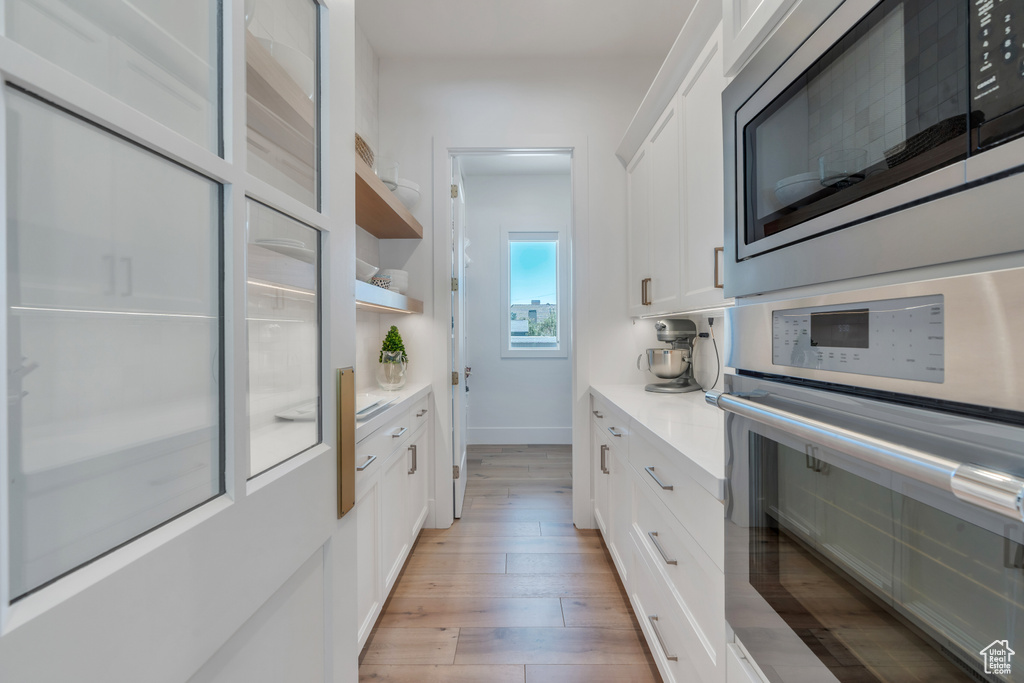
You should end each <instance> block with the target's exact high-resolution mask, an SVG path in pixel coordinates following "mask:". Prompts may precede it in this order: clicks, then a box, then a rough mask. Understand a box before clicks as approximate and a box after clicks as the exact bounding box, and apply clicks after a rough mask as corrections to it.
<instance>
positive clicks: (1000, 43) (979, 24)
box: [922, 0, 1024, 147]
mask: <svg viewBox="0 0 1024 683" xmlns="http://www.w3.org/2000/svg"><path fill="white" fill-rule="evenodd" d="M969 6H970V13H971V15H970V27H971V31H970V46H971V48H970V52H971V58H970V60H971V77H970V84H971V100H970V111H971V120H972V125H978V124H979V123H980V124H981V133H980V135H981V143H982V146H983V147H984V146H987V145H988V144H993V143H995V142H999V141H1000V140H1001V139H1004V138H1009V137H1012V136H1013V135H1015V134H1017V133H1019V131H1020V126H1021V121H1020V112H1016V113H1014V114H1013V115H1011V116H1008V117H1007V118H1006V119H1003V120H1002V121H999V119H1000V117H1002V116H1004V115H1006V114H1009V113H1010V112H1013V111H1014V110H1016V109H1018V108H1019V107H1021V106H1022V105H1024V2H1021V0H974V1H973V2H971V3H969ZM922 49H923V46H922ZM979 115H980V116H979Z"/></svg>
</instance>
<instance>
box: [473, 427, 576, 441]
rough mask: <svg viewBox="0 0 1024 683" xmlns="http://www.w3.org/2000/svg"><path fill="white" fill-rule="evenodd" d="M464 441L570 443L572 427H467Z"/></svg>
mask: <svg viewBox="0 0 1024 683" xmlns="http://www.w3.org/2000/svg"><path fill="white" fill-rule="evenodd" d="M466 441H467V443H469V444H470V445H479V446H490V445H494V444H510V445H518V444H548V443H550V444H571V443H572V427H564V428H559V427H549V428H545V429H537V428H515V427H512V428H492V429H467V430H466Z"/></svg>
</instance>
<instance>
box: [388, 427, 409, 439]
mask: <svg viewBox="0 0 1024 683" xmlns="http://www.w3.org/2000/svg"><path fill="white" fill-rule="evenodd" d="M407 431H409V428H408V427H402V428H401V429H399V430H398V431H397V432H395V433H394V434H392V435H391V438H392V439H397V438H398V437H400V436H401V435H402V434H405V433H406V432H407Z"/></svg>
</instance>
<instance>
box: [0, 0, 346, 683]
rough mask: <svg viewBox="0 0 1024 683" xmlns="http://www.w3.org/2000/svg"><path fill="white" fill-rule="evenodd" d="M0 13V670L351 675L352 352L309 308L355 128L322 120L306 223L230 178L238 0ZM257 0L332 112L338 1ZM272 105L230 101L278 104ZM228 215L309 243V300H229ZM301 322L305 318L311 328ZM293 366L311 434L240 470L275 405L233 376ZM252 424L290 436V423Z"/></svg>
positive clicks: (293, 206)
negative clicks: (343, 510)
mask: <svg viewBox="0 0 1024 683" xmlns="http://www.w3.org/2000/svg"><path fill="white" fill-rule="evenodd" d="M4 6H5V12H4V30H3V34H4V35H3V36H2V37H0V116H2V117H3V119H4V122H3V125H2V126H0V155H2V157H3V161H4V163H5V168H6V169H8V174H7V176H6V177H5V178H4V179H3V181H2V182H0V206H2V208H3V213H2V215H3V216H4V217H5V244H6V247H5V249H4V250H5V257H4V258H3V259H0V268H2V269H3V270H4V272H3V275H2V277H0V302H2V303H3V310H0V326H3V332H2V333H0V344H2V345H4V346H5V348H4V349H3V350H0V363H2V366H0V378H3V381H4V382H5V385H6V386H5V389H6V392H7V395H8V396H7V398H8V409H7V410H4V411H0V672H2V673H0V678H2V679H3V680H4V681H71V680H80V681H104V682H105V683H115V682H120V681H126V682H127V681H153V682H164V681H166V682H168V683H170V682H181V681H189V680H191V681H194V682H196V683H199V682H202V681H212V680H217V681H221V682H224V681H252V682H254V683H262V682H264V681H266V682H270V681H281V680H295V681H325V680H336V681H349V680H355V678H356V677H357V675H358V674H357V663H356V661H357V654H358V653H357V651H356V642H357V639H356V634H355V629H356V620H355V619H354V618H353V617H354V616H355V614H354V612H355V611H356V604H357V602H356V595H355V580H354V574H355V569H354V563H353V562H352V561H351V558H352V556H353V554H354V552H355V528H354V520H353V519H352V518H348V517H346V518H344V519H342V520H338V519H337V509H338V503H337V496H336V488H337V480H336V460H337V458H336V453H335V448H334V445H335V438H336V437H335V434H336V423H335V420H334V418H333V417H332V415H333V414H336V413H337V406H336V405H335V398H334V397H335V395H336V391H335V388H336V387H335V379H334V373H333V368H335V367H337V366H339V365H352V364H353V361H354V358H355V353H354V335H352V333H351V332H350V329H351V324H350V322H349V321H350V320H353V319H354V302H353V301H351V299H348V300H345V299H344V297H343V296H336V297H334V298H333V299H332V301H331V305H330V306H321V305H320V303H321V301H322V297H321V293H322V292H324V291H327V290H330V291H333V292H340V291H346V290H345V286H346V285H348V286H349V288H350V287H351V282H352V279H353V277H354V273H353V269H354V265H355V264H354V262H353V255H352V253H351V248H347V247H346V246H345V244H346V242H345V240H331V239H330V226H331V225H332V224H333V223H337V222H338V221H337V219H339V218H344V217H345V216H352V215H354V194H353V193H354V189H353V185H352V173H353V166H352V162H351V161H348V162H347V163H346V162H345V160H351V159H352V153H351V139H352V130H353V122H352V116H351V114H350V115H349V116H348V117H347V118H346V116H345V114H344V108H342V109H341V110H340V111H339V112H331V111H328V110H327V109H326V108H322V109H321V112H320V113H321V114H322V115H323V116H325V117H326V116H328V115H331V114H333V115H332V116H331V121H332V131H331V132H332V136H331V137H330V138H327V137H326V136H325V138H324V139H325V147H324V149H322V150H321V152H322V158H323V159H324V162H325V163H324V164H323V168H324V169H325V175H324V177H323V185H322V191H321V193H320V194H321V196H323V197H324V198H325V202H326V201H327V200H329V206H327V207H325V208H329V210H330V213H331V215H332V216H334V218H335V219H336V220H334V221H328V220H327V219H326V217H325V214H324V213H322V212H321V211H320V210H318V209H317V208H314V207H312V206H310V205H309V203H308V202H304V201H303V200H301V199H298V198H296V197H295V196H294V195H292V194H289V193H288V191H287V189H283V188H280V187H277V186H273V185H272V184H270V183H266V182H253V180H252V178H251V174H250V172H249V171H251V170H252V166H251V165H247V161H246V152H247V135H246V133H247V120H246V115H247V112H246V102H247V93H246V85H245V83H246V73H247V65H246V61H247V60H246V57H247V55H248V56H250V57H251V56H252V54H253V53H252V52H251V51H249V48H250V47H252V45H253V44H255V46H256V47H257V48H258V47H259V46H260V43H258V42H256V41H254V40H250V41H249V43H248V44H247V41H246V38H247V36H248V34H247V32H246V28H245V8H244V7H243V3H242V2H238V1H231V2H223V3H222V2H220V1H219V0H195V1H190V2H184V3H175V2H163V3H160V2H156V3H154V2H145V3H138V4H129V3H118V2H77V1H76V0H6V1H5V2H4ZM222 8H223V16H222ZM259 11H261V12H264V17H263V20H264V22H265V24H264V25H266V26H271V27H273V26H274V25H275V22H273V21H270V19H272V17H273V14H274V12H279V13H281V14H284V13H287V16H288V17H289V19H291V20H294V22H295V24H296V25H298V26H302V29H303V30H306V32H307V37H308V38H309V41H308V42H309V44H310V45H312V46H314V49H313V52H312V54H313V57H314V58H315V57H316V54H315V46H316V45H317V44H318V40H317V39H318V38H319V41H320V42H322V43H323V46H324V48H326V47H327V45H328V44H330V45H331V48H332V49H330V50H326V51H325V53H327V54H330V55H332V56H333V59H334V64H331V65H324V66H325V67H326V66H330V68H324V69H323V73H324V74H328V73H329V74H331V85H332V86H333V87H334V88H335V89H336V92H335V93H334V96H333V99H334V100H335V101H337V100H338V99H340V100H342V101H344V100H345V99H346V93H347V92H349V91H351V89H352V88H353V83H352V82H351V78H346V77H345V76H344V75H343V74H344V73H345V70H344V68H341V67H342V66H343V65H344V64H346V63H349V62H350V61H351V56H352V52H351V50H352V47H351V26H352V25H353V24H354V16H353V10H352V8H351V4H350V3H349V4H346V3H338V2H332V3H330V10H329V11H328V9H327V8H326V7H325V6H324V5H321V4H318V3H316V2H314V1H313V0H266V1H262V2H261V3H260V10H259ZM303 24H304V26H303ZM221 27H223V28H221ZM290 28H291V29H294V30H293V31H292V32H293V33H295V34H296V35H298V34H300V33H302V31H301V30H299V28H297V27H296V26H292V25H290ZM346 29H347V30H346ZM222 30H223V31H224V32H225V35H224V36H221V35H219V32H220V31H222ZM76 41H77V42H76ZM119 41H121V42H119ZM128 44H130V45H131V46H132V50H133V51H134V52H137V53H138V54H139V55H141V56H142V57H144V58H145V59H146V60H148V62H150V63H151V67H152V69H153V70H155V73H156V74H157V76H159V77H161V78H164V79H166V80H167V81H168V82H173V83H175V84H177V85H176V87H178V86H180V87H181V88H186V89H188V91H189V95H190V97H191V98H192V99H194V100H195V101H196V102H198V103H199V104H200V105H202V106H199V107H197V108H195V109H193V110H192V111H193V112H195V115H194V116H193V115H192V114H190V115H189V116H190V118H189V120H188V121H181V120H179V119H180V116H179V113H180V112H179V111H178V110H172V109H168V108H167V107H166V106H165V104H164V103H162V100H154V99H152V98H150V97H149V95H147V93H150V91H149V90H148V89H139V88H134V87H130V85H131V84H130V83H126V82H124V81H123V80H120V79H123V78H125V77H126V74H127V75H130V73H135V74H136V75H135V76H132V78H137V77H138V73H137V72H136V71H135V70H134V67H135V66H137V62H136V61H132V62H131V64H130V65H128V66H129V67H131V68H126V67H125V64H123V63H122V62H123V61H124V60H125V59H127V57H125V52H124V50H123V49H121V48H123V46H124V45H128ZM117 45H121V47H117ZM219 45H225V46H229V47H228V48H226V49H227V50H230V51H228V52H226V54H219V48H218V47H217V46H219ZM78 48H81V49H78ZM264 51H265V50H264ZM346 51H347V52H346ZM268 65H269V67H268ZM314 65H315V61H314V59H310V61H309V71H310V74H312V73H313V72H314V71H315V66H314ZM259 66H260V67H261V68H263V69H264V70H265V71H270V72H273V73H274V74H278V75H280V74H284V73H285V70H284V69H282V68H281V67H280V65H276V66H275V65H274V64H272V63H269V62H267V60H266V59H264V60H263V61H262V62H261V63H260V64H259ZM149 68H150V67H147V69H149ZM221 71H223V73H220V72H221ZM339 74H342V75H339ZM150 75H152V74H150V73H149V72H148V71H147V72H146V74H143V76H145V77H146V78H148V77H149V76H150ZM249 80H250V81H254V80H255V79H253V78H252V76H251V72H250V79H249ZM325 83H326V80H325ZM9 84H17V85H16V86H14V85H9ZM271 85H272V86H273V85H276V86H283V81H281V80H280V79H278V81H277V82H276V84H271ZM277 92H278V91H277V90H274V91H273V92H270V93H268V92H267V90H266V89H265V90H264V91H263V92H262V93H260V92H257V93H254V94H253V95H254V96H253V97H250V98H249V100H250V101H252V100H255V102H256V104H260V103H261V99H260V98H261V97H262V98H264V99H267V100H269V101H270V102H271V104H274V103H277V102H279V98H275V97H273V95H275V94H276V93H277ZM328 94H329V93H327V92H326V91H325V92H322V93H321V94H319V95H318V96H317V98H316V101H317V103H320V102H323V103H327V102H329V101H330V99H331V98H330V97H328ZM220 102H223V103H224V105H223V107H221V105H220ZM289 102H291V103H292V104H296V105H297V106H298V107H299V108H300V109H302V110H303V111H305V110H310V111H312V110H313V109H314V107H315V106H316V105H315V104H314V103H313V102H312V101H309V100H307V99H306V98H305V97H301V98H298V99H292V100H289ZM58 105H59V106H58ZM221 108H222V109H223V112H224V116H223V117H221V116H220V115H218V113H217V112H218V110H219V109H221ZM197 121H198V124H197V123H196V122H197ZM328 142H329V143H330V146H328V145H327V143H328ZM222 148H223V149H226V150H227V153H226V154H221V152H220V150H221V149H222ZM332 160H333V161H334V162H335V163H328V162H330V161H332ZM328 169H333V173H330V174H329V175H328V171H327V170H328ZM249 201H251V202H259V203H260V204H261V205H266V206H273V207H274V208H273V210H274V211H275V212H276V213H277V214H279V215H280V216H282V220H283V221H285V222H286V223H288V225H291V226H292V227H295V226H300V227H295V229H296V230H301V231H305V232H309V233H312V234H313V235H314V236H315V239H314V241H315V243H316V244H315V245H314V246H315V248H309V249H304V250H303V253H309V254H312V255H311V256H310V257H309V258H310V259H311V260H314V261H315V259H316V258H317V256H320V257H321V259H320V261H319V262H320V264H321V265H322V269H321V270H318V271H317V275H318V276H319V279H318V280H317V279H316V278H311V279H312V280H314V282H313V283H311V284H310V285H309V286H308V287H305V288H303V289H296V288H295V287H287V288H286V287H284V286H281V285H282V284H283V283H281V282H260V283H258V287H259V288H260V289H261V290H262V291H265V292H268V293H271V294H268V295H267V296H268V298H270V299H275V300H278V301H279V302H280V304H281V305H280V307H279V308H278V309H275V310H271V309H270V308H269V307H268V309H267V310H263V311H258V312H257V311H253V310H251V309H252V308H253V307H255V306H256V304H257V303H258V302H257V300H256V299H257V298H256V297H254V296H253V295H252V291H253V290H252V289H249V288H247V272H246V260H245V254H246V246H247V235H246V232H247V224H246V221H247V212H246V204H247V202H249ZM341 222H342V223H344V222H345V221H343V220H342V221H341ZM281 237H282V239H280V240H278V244H279V246H280V245H282V244H283V245H284V246H287V247H289V248H290V249H291V250H292V251H293V252H294V251H295V247H294V240H288V238H289V237H290V235H287V234H286V235H282V236H281ZM285 240H288V241H285ZM282 258H286V259H287V258H292V257H286V256H283V255H282ZM302 265H307V263H306V262H303V263H302ZM248 284H249V287H256V286H257V285H252V284H251V283H248ZM348 291H350V290H348ZM295 307H298V308H300V309H302V310H305V309H314V310H315V313H317V314H322V315H314V316H313V317H312V320H314V321H315V322H314V323H311V324H307V323H306V322H305V320H304V319H303V320H298V319H296V316H293V315H291V314H290V312H291V310H292V309H293V308H295ZM268 330H269V333H267V334H265V335H262V337H265V338H262V337H261V334H257V333H256V332H266V331H268ZM257 344H263V346H262V347H257V351H258V352H257V351H253V352H250V349H251V348H253V346H254V345H257ZM300 347H301V348H300ZM295 349H299V350H298V351H296V352H295V354H294V355H290V354H289V352H290V351H294V350H295ZM300 354H301V357H302V358H303V359H304V360H305V359H309V360H310V363H309V365H310V366H311V367H312V368H313V369H312V370H310V374H311V375H312V380H311V382H312V383H313V384H314V385H316V386H318V387H319V395H318V398H319V403H318V405H319V407H320V408H321V411H320V414H319V418H320V422H319V423H318V424H317V425H316V427H315V435H316V437H317V438H315V439H311V442H315V443H313V444H312V445H310V447H308V448H306V449H305V450H304V451H302V452H301V453H299V452H298V451H297V450H291V449H288V448H285V449H278V451H279V452H276V453H275V455H279V456H281V457H280V458H277V462H275V464H276V466H275V467H273V468H272V469H271V468H268V469H266V471H263V472H261V473H259V474H257V475H256V476H250V450H251V449H250V442H251V440H253V436H254V432H255V431H256V430H257V428H258V427H259V425H257V424H256V421H255V420H253V419H252V418H251V415H250V411H249V408H250V406H255V405H256V404H258V403H260V402H263V403H268V402H272V401H276V400H279V399H288V396H284V394H285V391H284V389H282V388H281V387H275V390H276V389H280V390H279V391H276V393H275V394H274V395H271V394H270V393H269V392H268V393H267V394H264V395H254V392H252V391H251V390H250V387H249V383H248V377H249V370H250V363H249V361H250V360H254V361H255V360H256V359H258V358H261V359H262V361H261V362H266V361H268V359H270V360H273V361H275V362H277V361H278V360H279V359H281V358H284V359H285V360H286V361H287V360H289V359H290V358H293V357H296V356H298V355H300ZM303 367H305V365H303ZM275 369H276V366H275V367H267V368H266V373H265V374H267V375H268V376H270V375H272V374H273V373H272V371H274V370H275ZM270 379H274V377H273V376H271V377H270ZM289 379H290V377H289ZM284 388H285V389H286V388H287V387H284ZM275 410H276V411H277V412H283V410H282V409H271V411H270V413H271V415H273V413H274V412H275ZM270 422H271V424H269V425H268V428H278V431H279V433H280V436H281V437H283V438H285V440H287V436H288V434H290V433H291V432H294V431H296V430H298V431H305V430H307V429H311V428H310V425H311V424H312V423H310V422H305V423H299V422H298V421H295V422H292V421H290V420H285V419H280V420H276V419H273V418H272V419H271V420H270ZM289 456H294V457H289ZM335 605H337V606H338V608H337V609H335V608H334V606H335Z"/></svg>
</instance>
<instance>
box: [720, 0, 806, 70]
mask: <svg viewBox="0 0 1024 683" xmlns="http://www.w3.org/2000/svg"><path fill="white" fill-rule="evenodd" d="M798 1H799V0H724V2H723V5H722V34H723V35H722V49H723V52H724V54H725V64H724V66H725V75H726V76H735V75H736V74H737V73H739V70H740V69H741V68H742V67H743V65H744V64H745V63H746V61H747V60H748V59H749V58H750V56H751V55H752V54H754V52H756V51H757V49H758V48H759V47H760V46H761V43H762V42H763V41H764V39H765V38H766V37H767V36H768V34H769V33H770V32H771V30H772V29H773V28H774V27H775V25H776V24H777V23H778V22H779V19H781V18H782V17H783V16H784V15H785V14H786V12H787V11H788V10H789V8H790V7H792V6H793V5H795V4H796V3H797V2H798Z"/></svg>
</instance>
